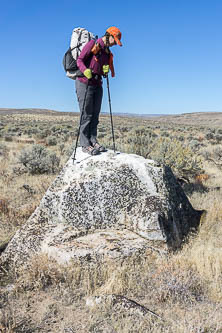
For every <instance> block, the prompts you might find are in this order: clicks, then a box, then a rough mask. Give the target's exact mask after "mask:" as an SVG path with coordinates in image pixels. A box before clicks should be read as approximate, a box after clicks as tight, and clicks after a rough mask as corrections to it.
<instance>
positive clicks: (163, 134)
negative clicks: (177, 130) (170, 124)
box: [161, 131, 170, 137]
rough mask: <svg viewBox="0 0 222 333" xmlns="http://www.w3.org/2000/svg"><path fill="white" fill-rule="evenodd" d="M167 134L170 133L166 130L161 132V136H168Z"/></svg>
mask: <svg viewBox="0 0 222 333" xmlns="http://www.w3.org/2000/svg"><path fill="white" fill-rule="evenodd" d="M169 135H170V133H169V132H166V131H163V132H161V136H165V137H168V136H169Z"/></svg>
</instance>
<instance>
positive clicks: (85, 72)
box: [83, 68, 92, 80]
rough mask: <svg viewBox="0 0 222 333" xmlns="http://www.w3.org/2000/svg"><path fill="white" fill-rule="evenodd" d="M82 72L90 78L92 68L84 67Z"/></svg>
mask: <svg viewBox="0 0 222 333" xmlns="http://www.w3.org/2000/svg"><path fill="white" fill-rule="evenodd" d="M83 74H84V75H85V77H87V79H88V80H90V79H91V78H92V70H91V69H90V68H86V69H85V70H84V72H83Z"/></svg>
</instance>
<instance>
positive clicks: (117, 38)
mask: <svg viewBox="0 0 222 333" xmlns="http://www.w3.org/2000/svg"><path fill="white" fill-rule="evenodd" d="M106 32H108V33H109V34H110V35H112V36H113V38H114V39H115V42H116V43H117V44H118V45H119V46H122V43H121V42H120V39H121V36H122V34H121V32H120V30H119V29H118V28H117V27H110V28H108V29H107V30H106Z"/></svg>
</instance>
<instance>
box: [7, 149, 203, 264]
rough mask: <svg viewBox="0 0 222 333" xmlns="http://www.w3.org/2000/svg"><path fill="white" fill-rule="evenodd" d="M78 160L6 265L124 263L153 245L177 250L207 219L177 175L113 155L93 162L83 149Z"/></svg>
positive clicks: (10, 250) (11, 249)
mask: <svg viewBox="0 0 222 333" xmlns="http://www.w3.org/2000/svg"><path fill="white" fill-rule="evenodd" d="M76 156H77V160H76V161H75V163H74V164H73V160H72V158H70V159H69V161H68V162H67V164H66V166H65V167H64V169H63V170H62V172H61V173H60V174H59V176H58V177H57V178H56V179H55V181H54V182H53V183H52V185H51V186H50V188H49V189H48V190H47V192H46V194H45V196H44V197H43V199H42V201H41V203H40V205H39V207H38V208H37V209H36V210H35V212H34V213H33V214H32V216H31V217H30V218H29V220H28V221H27V222H26V224H24V225H23V226H22V228H21V229H20V230H19V231H18V232H17V233H16V234H15V236H14V238H13V239H12V240H11V241H10V243H9V245H8V247H7V249H6V250H5V251H4V253H3V254H2V256H1V261H2V263H6V262H8V263H13V264H14V265H20V264H23V263H26V262H28V260H29V258H30V257H32V256H33V255H34V254H38V253H47V254H48V255H49V256H51V257H53V258H55V259H57V260H58V261H59V262H62V263H64V262H69V261H70V260H71V259H72V258H73V259H75V258H86V259H87V258H88V259H89V258H90V259H93V260H97V259H98V257H104V256H110V257H113V258H117V257H124V256H129V255H131V254H132V253H135V252H137V251H139V252H141V251H144V250H145V249H146V247H147V246H148V245H147V244H148V240H152V241H162V242H165V243H166V244H167V245H168V246H169V247H171V248H178V247H179V246H180V245H181V242H182V240H183V239H184V237H185V236H186V235H187V234H188V233H189V231H190V230H191V229H192V228H196V227H197V226H198V224H199V220H200V212H198V211H195V210H194V209H193V208H192V206H191V204H190V203H189V201H188V199H187V197H186V196H185V194H184V192H183V190H182V188H181V186H180V185H179V183H178V182H177V181H176V179H175V177H174V175H173V173H172V172H171V170H170V168H168V167H165V166H160V165H158V164H156V163H155V162H154V161H152V160H147V159H145V158H143V157H140V156H137V155H133V154H123V153H117V154H116V153H114V152H112V151H108V152H106V153H102V154H100V155H98V156H92V157H91V156H88V155H86V154H84V153H82V151H81V150H80V148H78V149H77V155H76ZM109 239H112V240H113V241H110V240H109ZM110 244H111V245H112V246H110ZM108 245H109V246H108ZM88 259H87V260H88Z"/></svg>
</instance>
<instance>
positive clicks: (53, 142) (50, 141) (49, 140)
mask: <svg viewBox="0 0 222 333" xmlns="http://www.w3.org/2000/svg"><path fill="white" fill-rule="evenodd" d="M46 142H47V144H48V145H49V146H56V145H57V140H56V137H55V136H52V135H51V136H49V137H48V138H47V139H46Z"/></svg>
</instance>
